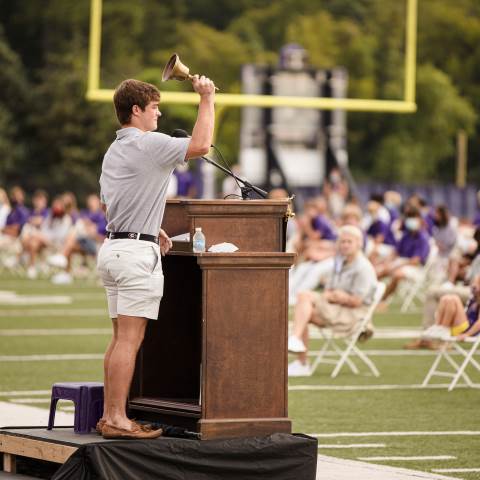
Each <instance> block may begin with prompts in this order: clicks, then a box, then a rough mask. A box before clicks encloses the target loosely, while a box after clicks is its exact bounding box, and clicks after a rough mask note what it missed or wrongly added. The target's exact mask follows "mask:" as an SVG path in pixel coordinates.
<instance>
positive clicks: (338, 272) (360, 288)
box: [325, 252, 377, 305]
mask: <svg viewBox="0 0 480 480" xmlns="http://www.w3.org/2000/svg"><path fill="white" fill-rule="evenodd" d="M376 286H377V275H376V273H375V269H374V268H373V266H372V264H371V263H370V261H369V260H368V258H367V257H365V255H364V254H363V253H362V252H359V253H358V254H357V256H356V257H355V259H354V260H353V261H352V262H351V263H345V262H344V261H343V259H342V258H341V257H340V256H336V257H335V262H334V269H333V272H332V273H331V275H330V277H329V279H328V281H327V284H326V285H325V288H327V289H338V290H343V291H344V292H347V293H349V294H350V295H356V296H358V297H360V298H361V299H362V301H363V303H364V304H365V305H370V304H371V303H372V301H373V296H374V294H375V289H376Z"/></svg>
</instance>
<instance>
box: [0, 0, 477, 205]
mask: <svg viewBox="0 0 480 480" xmlns="http://www.w3.org/2000/svg"><path fill="white" fill-rule="evenodd" d="M89 3H90V2H89V1H88V0H82V1H80V2H78V1H74V0H22V2H12V1H10V0H0V65H1V69H0V185H11V184H13V183H17V182H18V183H20V184H22V185H24V186H25V187H26V188H27V189H28V190H33V189H34V188H36V187H42V188H46V189H48V190H49V191H50V192H52V193H55V192H57V191H60V190H63V189H70V190H73V191H75V192H76V193H77V194H79V195H82V196H83V195H84V194H85V193H87V192H89V191H92V190H96V189H97V178H98V174H99V169H100V166H101V160H102V156H103V153H104V151H105V149H106V148H107V146H108V145H109V143H110V142H111V140H112V138H113V136H114V131H115V130H116V128H117V125H116V120H115V117H114V113H113V107H112V105H109V104H102V103H90V102H87V101H86V100H85V91H86V78H87V49H88V31H89V14H90V5H89ZM103 10H104V11H103V24H102V28H103V31H102V72H101V83H102V87H106V88H114V87H115V86H116V85H117V84H118V83H119V82H120V81H121V80H122V79H124V78H128V77H137V78H141V79H144V80H146V81H150V82H152V83H155V84H157V85H158V84H159V82H160V74H161V69H162V67H163V65H164V63H165V61H166V60H167V59H168V57H169V55H170V54H171V53H172V52H173V51H177V52H179V53H180V55H181V57H182V59H184V61H185V63H186V64H188V65H189V67H190V68H191V71H192V72H199V73H204V74H206V75H208V76H210V77H211V78H213V79H214V80H215V82H216V83H217V84H218V85H219V86H220V87H221V90H222V92H239V91H240V68H241V66H242V64H244V63H262V64H266V63H269V64H276V63H277V61H278V51H279V49H280V48H281V47H282V45H284V44H286V43H289V42H296V43H299V44H301V45H303V46H304V47H305V48H306V49H307V50H308V52H309V59H310V63H311V64H312V65H313V66H314V67H317V68H329V67H332V66H337V65H342V66H345V67H346V68H347V69H348V71H349V75H350V84H349V96H351V97H357V98H388V99H396V98H402V95H403V82H402V80H403V58H404V18H405V3H404V2H403V1H396V0H387V1H385V0H356V1H355V2H351V1H350V0H277V1H276V2H270V1H267V0H223V1H221V2H219V1H216V0H191V1H187V0H177V1H175V2H161V1H158V0H104V2H103ZM159 86H160V88H161V89H163V90H185V91H188V90H190V89H191V87H190V86H189V85H188V84H187V83H184V84H180V83H174V82H169V83H168V84H161V85H159ZM417 102H418V107H419V108H418V112H417V113H415V114H412V115H393V114H374V113H350V114H349V116H348V148H349V153H350V161H351V167H352V170H353V173H354V175H356V177H357V178H359V179H364V178H369V179H370V180H371V179H376V180H379V181H381V180H387V181H388V180H397V181H398V180H400V181H404V182H428V181H432V180H435V181H439V182H442V181H443V182H451V181H452V180H453V178H454V170H455V136H456V134H457V132H458V130H459V129H464V130H466V131H467V133H468V134H469V171H468V177H469V181H470V182H478V181H479V180H480V164H479V162H478V161H476V159H477V158H478V157H479V155H480V151H479V150H480V147H479V141H478V140H479V137H480V125H479V119H478V116H477V114H476V112H477V111H478V109H479V107H480V3H479V2H478V1H477V0H456V1H455V2H451V1H450V0H422V1H421V2H419V28H418V72H417ZM162 111H163V113H164V116H163V117H162V121H161V127H160V128H161V129H162V130H164V131H166V132H170V131H172V130H173V129H174V128H178V127H180V128H186V129H191V127H192V122H193V121H194V119H195V112H196V109H195V108H194V107H191V106H178V105H176V106H172V105H170V106H163V107H162ZM239 124H240V110H238V109H230V110H228V111H227V113H226V115H225V116H224V119H223V121H222V123H221V124H220V125H218V134H219V135H218V144H219V146H220V148H221V149H222V151H223V152H224V154H225V155H226V156H227V157H228V158H229V159H230V160H231V161H233V162H235V161H236V160H237V156H238V145H239Z"/></svg>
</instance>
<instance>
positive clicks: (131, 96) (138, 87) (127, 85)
mask: <svg viewBox="0 0 480 480" xmlns="http://www.w3.org/2000/svg"><path fill="white" fill-rule="evenodd" d="M159 100H160V92H159V91H158V88H157V87H156V86H155V85H152V84H150V83H145V82H141V81H140V80H134V79H132V78H130V79H128V80H124V81H123V82H122V83H121V84H120V85H119V86H118V87H117V89H116V90H115V94H114V95H113V103H114V105H115V111H116V113H117V118H118V121H119V122H120V125H127V124H128V123H130V120H131V118H132V107H133V106H134V105H138V106H139V107H140V108H141V109H142V111H144V110H145V107H146V106H147V105H148V104H149V103H150V102H154V101H156V102H158V101H159Z"/></svg>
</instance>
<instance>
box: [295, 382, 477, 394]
mask: <svg viewBox="0 0 480 480" xmlns="http://www.w3.org/2000/svg"><path fill="white" fill-rule="evenodd" d="M449 386H450V384H449V383H436V384H431V385H426V386H425V387H423V386H422V385H421V384H420V383H419V384H414V385H408V384H406V385H289V386H288V391H289V392H308V391H322V392H324V391H326V392H329V391H332V392H334V391H345V392H356V391H369V390H426V389H433V390H435V389H442V388H443V389H445V388H448V387H449ZM455 388H480V384H473V387H470V386H469V385H466V384H457V385H456V387H455Z"/></svg>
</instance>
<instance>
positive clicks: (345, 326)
mask: <svg viewBox="0 0 480 480" xmlns="http://www.w3.org/2000/svg"><path fill="white" fill-rule="evenodd" d="M314 303H315V310H314V311H315V317H316V318H317V319H318V320H320V321H321V323H322V324H324V325H325V326H326V327H329V328H331V329H332V331H333V332H334V333H335V334H336V335H342V336H349V335H351V334H352V333H353V332H354V330H355V328H356V327H357V325H358V323H359V322H360V321H361V320H362V319H363V318H364V316H365V314H366V313H367V310H368V306H366V305H362V306H361V307H358V308H348V307H345V306H343V305H338V304H337V303H329V302H328V301H327V299H326V298H325V295H324V294H323V293H318V292H314Z"/></svg>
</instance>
